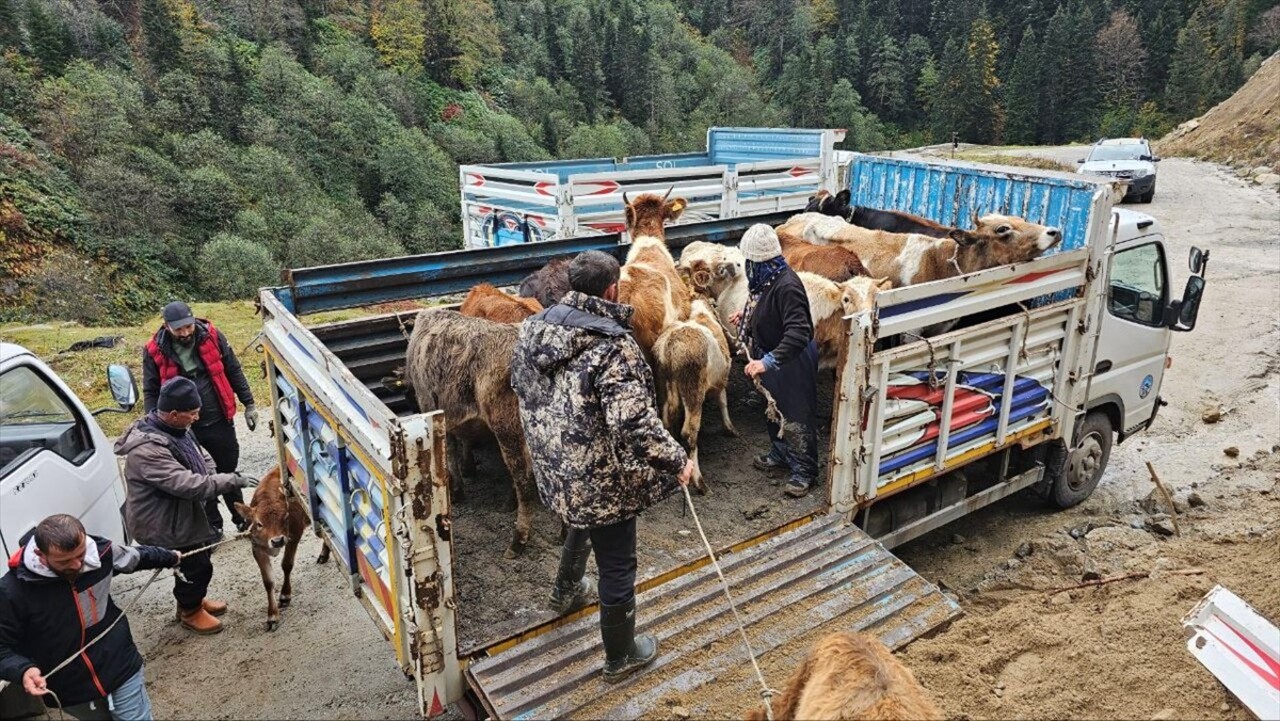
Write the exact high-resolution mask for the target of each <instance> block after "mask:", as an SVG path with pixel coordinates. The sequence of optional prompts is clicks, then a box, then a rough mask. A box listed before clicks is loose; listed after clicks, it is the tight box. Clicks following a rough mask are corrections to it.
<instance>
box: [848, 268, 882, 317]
mask: <svg viewBox="0 0 1280 721" xmlns="http://www.w3.org/2000/svg"><path fill="white" fill-rule="evenodd" d="M892 287H893V282H892V281H890V280H889V279H888V278H867V277H865V276H861V275H860V276H856V277H853V278H850V279H849V280H846V281H845V282H843V283H841V284H840V290H841V293H840V305H841V307H842V308H843V309H844V314H845V315H853V314H855V313H861V312H863V311H866V310H871V309H872V308H874V307H875V302H876V294H877V293H879V292H880V291H882V290H889V289H890V288H892Z"/></svg>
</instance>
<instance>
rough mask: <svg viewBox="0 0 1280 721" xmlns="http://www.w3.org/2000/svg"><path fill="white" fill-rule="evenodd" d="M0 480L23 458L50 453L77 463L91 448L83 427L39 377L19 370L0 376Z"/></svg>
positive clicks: (51, 388) (68, 406)
mask: <svg viewBox="0 0 1280 721" xmlns="http://www.w3.org/2000/svg"><path fill="white" fill-rule="evenodd" d="M0 427H3V428H4V433H2V434H0V476H4V475H6V474H7V473H8V472H9V471H11V470H13V468H14V467H16V466H17V465H19V461H20V459H21V458H24V457H26V456H28V455H29V454H31V453H35V452H39V451H40V450H51V451H53V452H55V453H57V454H58V455H60V456H62V457H63V458H65V459H67V460H68V461H71V462H73V463H77V462H79V460H80V457H81V456H82V455H83V454H84V452H85V451H86V450H87V449H88V448H89V443H88V441H87V434H86V433H85V429H84V424H83V423H79V422H78V419H77V417H76V414H75V411H73V410H72V409H71V406H70V405H68V403H67V402H66V401H65V400H63V398H62V396H61V395H59V394H58V392H57V391H56V390H54V388H53V387H52V386H50V385H49V383H48V382H47V381H46V380H45V379H44V378H42V377H41V376H40V375H39V374H38V373H36V372H35V371H34V370H32V369H31V368H29V367H27V366H18V367H17V368H13V369H11V370H9V371H6V372H5V373H4V374H0Z"/></svg>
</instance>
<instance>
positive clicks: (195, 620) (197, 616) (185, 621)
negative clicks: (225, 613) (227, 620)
mask: <svg viewBox="0 0 1280 721" xmlns="http://www.w3.org/2000/svg"><path fill="white" fill-rule="evenodd" d="M182 626H183V628H186V629H187V630H188V631H192V632H193V633H198V634H200V635H201V636H207V635H209V634H214V633H218V632H219V631H221V630H222V622H221V621H219V620H218V619H216V618H214V617H213V616H210V615H209V612H208V611H205V610H204V608H203V607H201V608H197V609H196V610H194V611H183V612H182Z"/></svg>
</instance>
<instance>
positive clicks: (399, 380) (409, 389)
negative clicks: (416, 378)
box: [382, 366, 418, 408]
mask: <svg viewBox="0 0 1280 721" xmlns="http://www.w3.org/2000/svg"><path fill="white" fill-rule="evenodd" d="M382 387H383V388H385V389H387V390H389V391H391V392H392V393H396V394H400V393H403V394H404V399H405V400H406V401H408V402H409V405H410V406H412V407H413V408H418V397H417V396H416V395H415V394H414V392H413V386H411V385H409V381H408V380H406V379H405V377H404V366H400V367H399V368H396V369H395V370H393V371H391V375H389V376H383V377H382Z"/></svg>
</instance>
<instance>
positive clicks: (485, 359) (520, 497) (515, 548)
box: [404, 309, 535, 558]
mask: <svg viewBox="0 0 1280 721" xmlns="http://www.w3.org/2000/svg"><path fill="white" fill-rule="evenodd" d="M519 332H520V331H519V328H518V327H517V326H516V325H513V324H508V323H495V322H493V321H490V320H485V319H483V318H468V317H466V316H464V315H462V314H461V313H458V312H456V311H452V310H445V309H427V310H424V311H422V312H420V313H418V318H417V320H416V321H415V322H414V326H413V334H412V335H410V336H409V350H408V353H407V354H406V359H405V372H404V378H405V380H406V381H407V382H408V384H409V386H410V387H411V388H412V389H413V393H414V396H415V397H416V399H417V402H418V407H419V410H421V411H422V412H424V413H425V412H428V411H434V410H437V409H438V410H441V411H443V412H444V418H445V424H446V428H447V429H448V434H447V437H446V441H447V443H448V445H449V452H448V459H449V463H448V473H449V476H450V482H451V484H456V483H457V482H458V481H457V479H459V478H461V477H462V467H461V462H462V458H463V455H464V453H463V451H462V449H461V447H460V443H461V442H462V441H475V440H478V439H480V438H483V437H485V436H486V435H487V434H489V433H492V434H493V437H494V438H495V439H496V440H497V442H498V449H499V450H500V451H501V453H502V461H503V463H504V464H506V466H507V471H508V472H509V473H510V474H511V483H512V486H513V487H514V489H515V496H516V525H515V531H514V534H513V536H512V540H511V545H510V546H509V547H508V548H507V551H506V557H507V558H515V557H516V556H517V555H518V554H519V553H520V551H522V550H523V549H524V547H525V545H527V544H528V542H529V533H530V531H531V530H532V528H533V502H534V498H535V489H534V483H533V473H532V470H531V466H530V461H529V451H528V449H527V448H526V447H525V443H524V431H523V429H522V428H521V427H520V409H519V404H518V402H517V400H516V394H515V391H514V390H512V388H511V355H512V353H513V352H514V350H515V346H516V341H517V338H518V336H519Z"/></svg>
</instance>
